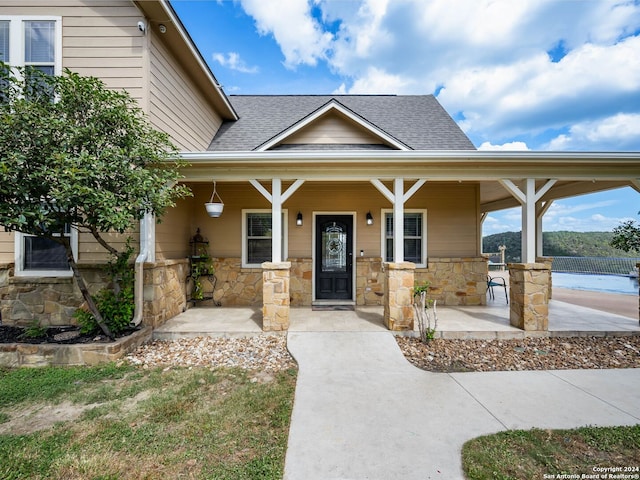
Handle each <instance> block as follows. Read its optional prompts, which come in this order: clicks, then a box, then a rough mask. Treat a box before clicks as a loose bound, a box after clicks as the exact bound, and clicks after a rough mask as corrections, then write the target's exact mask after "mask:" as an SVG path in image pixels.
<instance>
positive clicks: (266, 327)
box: [262, 262, 291, 332]
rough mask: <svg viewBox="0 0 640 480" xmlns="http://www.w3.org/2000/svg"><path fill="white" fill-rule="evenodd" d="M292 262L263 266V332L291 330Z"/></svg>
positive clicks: (268, 263) (269, 263)
mask: <svg viewBox="0 0 640 480" xmlns="http://www.w3.org/2000/svg"><path fill="white" fill-rule="evenodd" d="M290 272H291V262H265V263H263V264H262V330H263V331H265V332H268V331H282V330H288V329H289V313H290V308H289V277H290V275H291V273H290Z"/></svg>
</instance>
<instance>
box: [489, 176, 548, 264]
mask: <svg viewBox="0 0 640 480" xmlns="http://www.w3.org/2000/svg"><path fill="white" fill-rule="evenodd" d="M555 183H556V180H548V181H547V182H546V183H545V184H544V185H543V186H542V187H541V188H540V190H538V191H537V192H536V180H535V179H534V178H527V179H526V180H525V186H524V187H525V188H524V192H523V191H522V190H521V189H520V188H519V187H518V186H517V185H516V184H515V183H513V182H512V181H511V180H508V179H502V180H500V184H502V186H503V187H504V188H505V189H507V190H508V191H509V192H510V193H511V195H513V196H514V197H515V198H516V199H517V200H518V201H519V202H520V204H521V205H522V262H523V263H534V262H535V260H536V250H535V245H536V202H538V201H539V200H540V199H541V198H542V197H543V195H544V194H545V193H547V192H548V191H549V189H551V187H553V185H554V184H555Z"/></svg>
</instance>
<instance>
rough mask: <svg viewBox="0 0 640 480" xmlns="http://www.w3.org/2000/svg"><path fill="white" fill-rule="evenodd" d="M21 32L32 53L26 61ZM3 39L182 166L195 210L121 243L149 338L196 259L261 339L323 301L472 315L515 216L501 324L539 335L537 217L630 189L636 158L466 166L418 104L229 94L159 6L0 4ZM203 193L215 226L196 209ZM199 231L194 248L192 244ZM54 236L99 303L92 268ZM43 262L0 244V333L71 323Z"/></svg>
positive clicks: (515, 156) (185, 302) (459, 147)
mask: <svg viewBox="0 0 640 480" xmlns="http://www.w3.org/2000/svg"><path fill="white" fill-rule="evenodd" d="M29 35H30V37H29V38H30V39H31V40H32V41H39V42H43V45H45V46H46V47H47V48H46V49H42V51H44V52H46V53H47V54H46V55H44V56H42V55H41V56H40V57H38V58H35V59H34V58H33V57H32V56H31V55H30V52H29V51H28V49H27V47H26V42H25V40H24V39H25V38H26V36H29ZM0 39H8V40H9V41H4V43H3V42H0V47H1V48H3V50H2V51H0V54H1V55H2V57H1V58H3V59H8V61H9V63H11V64H15V65H25V64H34V65H37V66H38V67H39V68H42V69H46V70H47V71H50V72H52V73H60V72H61V71H62V69H63V68H70V69H72V70H74V71H76V72H78V73H80V74H83V75H93V76H97V77H99V78H101V79H103V80H104V81H105V83H106V84H107V86H109V87H113V88H123V89H126V90H128V91H129V92H130V93H131V94H132V95H133V96H134V97H135V98H136V99H137V100H138V101H139V103H140V105H141V106H142V108H143V109H144V111H145V112H146V113H147V114H148V115H149V118H150V119H151V121H152V123H153V124H154V125H155V126H156V127H157V128H158V129H161V130H163V131H165V132H167V133H168V134H170V136H171V138H172V139H173V141H174V143H175V144H176V145H177V146H178V147H179V149H180V150H181V152H182V156H183V157H184V158H185V159H186V160H187V161H188V162H189V163H190V166H189V167H187V168H185V169H184V172H183V174H184V182H185V183H186V184H187V185H189V186H190V187H191V189H192V190H193V192H194V196H193V197H192V198H189V199H185V200H181V201H180V202H179V203H178V205H177V206H176V208H174V209H172V210H171V211H169V212H168V214H167V215H166V216H165V217H164V218H163V219H162V223H159V224H156V223H155V222H154V221H153V219H151V218H146V219H145V221H143V222H141V225H140V227H139V228H138V227H137V226H136V227H133V228H132V234H133V235H134V237H135V239H136V241H137V242H139V245H140V248H139V251H138V253H139V255H138V258H137V262H136V268H137V271H138V277H137V290H136V301H137V303H138V305H139V307H140V308H138V312H139V317H140V319H142V320H143V321H144V322H145V323H147V324H149V325H152V326H158V325H160V324H162V323H163V322H165V321H166V320H167V319H169V318H171V317H173V316H175V315H176V314H178V313H180V312H181V311H183V310H184V309H186V308H189V307H190V306H191V305H192V303H193V302H191V296H192V285H191V280H189V279H188V277H189V272H190V269H191V267H192V265H191V264H192V263H193V262H194V261H198V259H197V258H196V259H194V258H192V257H194V256H196V257H201V254H202V253H204V251H205V250H206V252H207V254H208V255H210V256H211V257H212V260H213V264H214V268H215V277H205V278H203V279H202V282H203V288H204V289H205V291H207V293H208V294H209V295H210V296H211V297H212V300H210V301H213V302H216V303H219V304H221V305H222V307H223V308H224V307H232V306H239V305H253V306H261V307H262V310H263V317H264V323H263V327H264V328H265V329H270V330H282V329H286V328H287V326H288V311H289V308H290V306H300V307H310V306H311V305H314V304H323V303H324V304H336V303H340V304H348V305H354V306H355V307H356V308H357V307H358V306H361V305H383V306H384V309H385V322H386V324H387V326H388V327H389V328H390V329H394V330H403V329H408V328H411V327H412V315H413V313H412V309H411V287H412V286H413V285H414V283H415V282H422V281H429V282H431V290H430V295H431V297H433V298H436V299H438V300H439V303H440V304H444V305H462V306H464V305H482V304H484V303H485V302H486V275H487V263H486V259H485V258H484V257H483V256H482V255H481V225H482V221H483V219H484V216H485V215H486V214H487V213H488V212H491V211H494V210H499V209H503V208H509V207H513V206H518V205H521V206H522V210H523V233H524V234H523V257H524V258H523V263H522V264H518V265H512V266H511V273H512V275H511V282H512V285H511V287H512V288H511V292H512V305H511V321H512V323H513V324H514V325H518V326H520V327H521V328H526V329H533V330H543V329H545V328H546V316H547V313H546V310H545V309H546V303H547V301H548V285H549V264H548V261H546V260H545V259H541V258H539V257H540V256H539V255H538V253H539V252H540V250H541V244H540V241H539V239H540V238H541V235H540V233H541V227H540V225H541V223H540V222H541V218H542V215H543V214H544V212H545V211H546V210H547V209H548V208H549V206H550V205H551V203H552V202H553V201H554V200H555V199H559V198H564V197H567V196H574V195H579V194H583V193H589V192H593V191H599V190H605V189H611V188H617V187H622V186H627V185H631V186H633V187H634V188H635V189H636V190H639V191H640V182H639V180H638V179H640V155H639V154H637V153H615V152H612V153H575V152H560V153H549V152H517V153H516V152H479V151H477V150H476V149H475V148H474V146H473V144H472V143H471V142H470V141H469V139H468V138H467V137H466V136H465V135H464V133H463V132H462V131H461V130H460V128H459V127H458V126H457V125H456V124H455V122H454V121H453V120H452V119H451V117H450V116H449V115H448V114H447V113H446V112H445V111H444V109H443V108H442V107H441V106H440V104H439V103H438V102H437V100H436V99H435V98H434V97H433V96H432V95H422V96H395V95H370V96H367V95H363V96H350V95H278V96H227V95H226V94H225V93H224V92H223V90H222V89H221V87H220V86H219V84H218V82H217V81H216V79H215V76H214V75H213V73H212V72H211V71H210V70H209V68H208V67H207V65H206V63H205V62H204V60H203V59H202V57H201V55H200V53H199V52H198V50H197V49H196V47H195V46H194V45H193V43H192V41H191V39H190V37H189V35H188V33H187V32H186V30H185V29H184V27H183V26H182V24H181V23H180V20H179V18H178V17H177V15H176V13H175V12H174V11H173V9H172V8H171V6H170V4H169V3H168V2H167V1H166V0H148V1H130V0H104V1H101V2H94V1H89V0H66V1H65V2H58V3H56V2H50V1H45V0H25V1H20V2H17V1H8V0H0ZM214 189H215V193H216V195H217V197H216V198H221V199H222V200H223V202H224V209H223V212H222V215H220V216H219V217H218V218H210V217H209V216H208V214H207V212H206V211H205V208H204V204H205V203H207V202H209V201H210V200H211V197H212V192H213V191H214ZM198 231H199V235H201V236H202V237H203V238H202V240H203V242H204V241H206V242H208V243H197V244H195V245H194V240H200V238H197V239H196V238H195V235H196V232H198ZM69 235H70V236H71V237H72V239H73V243H74V245H75V249H76V255H77V259H78V263H79V264H81V265H82V266H83V269H84V270H85V273H86V276H87V277H88V278H89V279H90V283H91V284H92V288H94V289H97V288H99V287H100V286H101V285H103V284H104V278H103V277H102V275H101V273H100V265H101V264H103V263H104V262H105V260H106V254H104V253H103V252H102V251H101V250H100V248H99V247H97V246H96V245H95V244H94V243H93V241H92V240H91V239H90V238H89V237H88V236H87V237H85V236H83V235H78V234H77V233H75V232H74V231H73V230H71V231H70V232H69ZM122 241H123V242H124V238H123V239H122ZM194 247H196V248H197V249H200V248H202V249H203V250H195V251H194V250H193V248H194ZM44 248H47V246H46V245H42V244H41V242H38V241H34V240H33V239H32V238H29V237H28V236H26V235H22V234H13V233H0V299H1V300H0V302H1V303H0V305H1V310H0V313H1V315H2V317H1V318H2V321H4V322H7V323H21V322H22V323H24V322H28V321H30V320H31V319H33V318H39V319H41V320H43V321H46V322H48V323H51V324H63V323H64V324H66V323H69V321H70V315H71V314H72V312H73V310H74V309H75V308H76V307H77V306H78V305H79V303H80V301H81V299H80V295H79V293H78V292H77V291H75V290H74V287H73V284H72V282H71V279H70V275H69V272H68V270H67V269H66V267H65V265H64V264H59V265H57V264H55V262H54V264H45V265H42V264H39V262H38V261H37V258H39V257H38V255H37V253H38V249H44ZM48 258H49V259H55V256H53V255H50V256H48ZM34 259H36V261H34ZM196 303H197V302H196ZM142 306H143V307H144V308H142Z"/></svg>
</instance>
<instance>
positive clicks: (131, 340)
mask: <svg viewBox="0 0 640 480" xmlns="http://www.w3.org/2000/svg"><path fill="white" fill-rule="evenodd" d="M151 334H152V329H151V328H150V327H144V328H142V329H140V330H138V331H137V332H134V333H133V334H131V335H129V336H128V337H124V338H120V339H118V340H116V341H115V342H109V343H91V344H83V343H79V344H69V345H55V344H50V343H49V344H38V345H31V344H26V343H6V344H0V367H9V368H15V367H20V366H29V367H44V366H47V365H97V364H99V363H107V362H113V361H115V360H118V359H120V358H122V357H124V356H125V355H127V354H128V353H131V352H133V351H134V350H136V349H137V348H138V347H139V346H140V345H142V344H143V343H146V342H148V341H149V340H151Z"/></svg>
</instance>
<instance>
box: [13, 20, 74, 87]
mask: <svg viewBox="0 0 640 480" xmlns="http://www.w3.org/2000/svg"><path fill="white" fill-rule="evenodd" d="M0 21H8V22H9V61H8V62H5V63H8V64H9V65H11V66H12V67H24V66H25V44H24V43H25V42H24V34H25V22H38V21H42V22H51V21H52V22H55V45H54V59H53V63H54V69H53V70H54V74H55V75H61V74H62V17H61V16H55V15H0Z"/></svg>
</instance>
